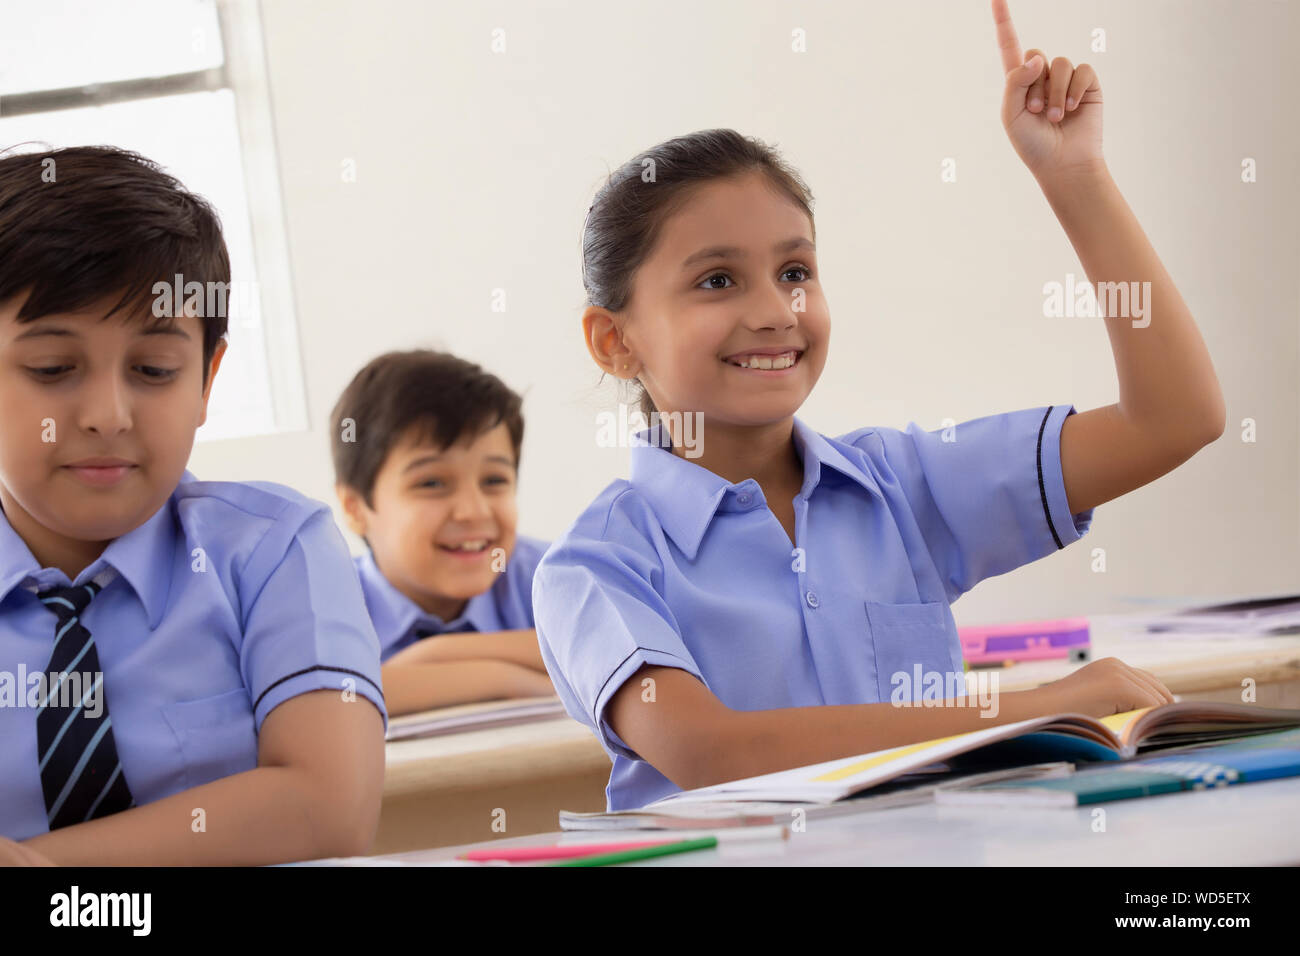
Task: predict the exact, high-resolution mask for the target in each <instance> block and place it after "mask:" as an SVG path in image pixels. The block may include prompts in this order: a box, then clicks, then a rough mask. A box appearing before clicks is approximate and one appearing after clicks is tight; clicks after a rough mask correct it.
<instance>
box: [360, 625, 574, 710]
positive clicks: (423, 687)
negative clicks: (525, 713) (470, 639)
mask: <svg viewBox="0 0 1300 956" xmlns="http://www.w3.org/2000/svg"><path fill="white" fill-rule="evenodd" d="M426 640H427V639H426ZM438 640H443V638H438ZM416 646H418V645H416ZM411 649H412V648H407V650H411ZM404 653H405V652H403V653H402V654H395V655H393V657H391V658H390V659H389V660H388V662H387V663H385V664H384V665H383V668H382V670H381V680H382V682H383V685H384V701H385V702H386V703H387V705H388V713H389V716H392V717H397V716H400V715H402V714H412V713H417V712H419V711H422V710H432V709H434V708H436V707H451V706H453V705H455V704H468V703H472V702H474V701H480V700H497V699H500V698H504V697H542V696H546V695H548V694H553V693H555V688H554V687H553V686H552V685H551V680H550V678H549V677H547V676H546V674H545V672H543V673H540V674H539V673H538V672H537V671H535V670H532V669H531V668H528V667H524V666H523V665H522V664H515V663H513V662H511V661H502V660H446V661H419V660H416V661H411V660H409V659H407V660H399V658H402V656H403V654H404Z"/></svg>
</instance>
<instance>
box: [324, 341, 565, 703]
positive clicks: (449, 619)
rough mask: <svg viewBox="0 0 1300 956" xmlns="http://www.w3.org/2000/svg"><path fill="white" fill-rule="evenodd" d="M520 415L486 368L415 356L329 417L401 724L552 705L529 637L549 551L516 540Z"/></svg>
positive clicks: (363, 385)
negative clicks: (490, 704) (457, 712)
mask: <svg viewBox="0 0 1300 956" xmlns="http://www.w3.org/2000/svg"><path fill="white" fill-rule="evenodd" d="M520 405H521V402H520V398H519V396H518V395H516V394H515V393H514V392H513V391H511V390H510V389H509V388H507V387H506V385H505V384H504V383H503V382H502V381H501V380H500V379H498V378H497V377H496V376H495V375H491V374H489V373H487V372H485V371H484V370H483V369H482V368H480V367H479V366H477V365H474V364H473V363H470V362H466V361H464V360H463V359H459V358H456V357H455V356H453V355H449V354H446V353H442V352H433V351H429V350H416V351H410V352H389V353H387V354H385V355H381V356H379V357H378V358H376V359H374V360H373V361H372V362H370V364H368V365H367V366H366V367H365V368H363V369H362V370H361V371H360V372H358V373H357V375H356V377H355V378H353V380H352V382H351V383H350V384H349V385H348V387H347V388H346V389H345V390H344V392H343V395H342V396H341V397H340V398H339V401H338V404H336V405H335V407H334V412H333V414H332V416H331V423H332V429H331V435H332V442H333V456H334V475H335V487H336V491H337V493H338V496H339V502H340V504H341V505H342V507H343V512H344V515H345V518H346V521H347V524H348V527H349V528H350V529H351V530H352V531H353V532H354V533H355V534H356V535H358V536H359V537H361V538H362V539H363V540H364V541H365V543H366V546H367V550H366V553H365V554H363V555H361V556H360V557H358V558H356V559H355V560H356V565H357V571H358V573H359V574H360V576H361V586H362V590H363V591H364V592H365V596H366V604H367V606H368V607H369V609H370V615H371V619H372V621H373V622H374V625H375V630H376V632H377V633H378V635H379V643H380V648H381V655H382V659H383V662H384V663H383V684H384V693H385V695H386V699H387V702H388V706H389V712H390V713H392V714H403V713H411V712H414V711H420V710H428V709H430V708H433V707H444V706H449V705H452V704H462V703H467V702H470V701H477V700H491V699H495V698H506V697H534V696H543V695H547V694H551V693H554V688H553V687H552V685H551V681H550V678H549V677H548V676H547V674H546V667H545V665H544V664H543V663H542V657H541V652H540V651H539V649H538V646H537V632H536V631H535V630H534V625H533V606H532V584H533V572H534V570H535V569H536V567H537V564H538V562H539V561H540V560H541V556H542V553H543V552H544V551H545V550H546V543H545V542H542V541H538V540H535V539H533V538H526V537H522V536H517V535H516V533H515V525H516V522H517V519H518V513H517V508H516V500H515V491H516V482H517V477H518V467H519V452H520V447H521V445H522V442H523V432H524V422H523V416H522V415H521V413H520ZM456 632H473V633H456ZM426 638H434V639H428V640H426Z"/></svg>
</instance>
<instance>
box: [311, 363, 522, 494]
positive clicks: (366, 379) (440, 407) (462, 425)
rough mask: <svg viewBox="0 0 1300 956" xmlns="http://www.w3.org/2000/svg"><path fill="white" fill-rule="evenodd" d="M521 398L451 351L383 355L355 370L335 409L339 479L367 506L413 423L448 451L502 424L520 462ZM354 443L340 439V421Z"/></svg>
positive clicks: (334, 444) (334, 439) (333, 426)
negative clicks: (350, 428) (348, 424)
mask: <svg viewBox="0 0 1300 956" xmlns="http://www.w3.org/2000/svg"><path fill="white" fill-rule="evenodd" d="M522 405H523V401H522V399H521V398H520V397H519V396H518V395H517V394H516V393H515V392H513V391H512V390H511V389H510V388H509V387H508V386H507V385H506V384H505V383H504V382H502V381H501V379H499V378H497V377H496V376H495V375H493V374H491V373H490V372H485V371H484V370H483V369H482V368H481V367H480V366H478V365H475V364H474V363H473V362H467V361H465V360H464V359H462V358H457V357H456V356H454V355H451V354H449V353H447V352H435V351H432V350H430V349H415V350H413V351H409V352H386V353H385V354H383V355H381V356H379V357H378V358H376V359H373V360H371V362H370V363H369V364H368V365H367V366H366V367H365V368H363V369H362V370H361V371H360V372H358V373H357V374H356V375H355V376H354V377H353V379H352V381H351V382H349V383H348V387H347V388H345V389H344V390H343V394H342V395H341V396H339V400H338V402H337V403H336V404H335V406H334V410H333V411H332V412H331V413H330V433H331V437H330V443H331V449H332V452H333V457H334V480H335V482H337V483H338V484H342V485H346V486H347V487H349V488H352V489H353V490H354V491H356V492H358V493H360V495H361V496H362V498H364V499H365V502H366V505H367V506H372V505H373V502H372V500H371V494H372V492H373V491H374V489H375V478H376V477H377V476H378V475H379V470H380V469H381V468H382V467H383V464H384V462H385V461H386V460H387V459H388V453H389V452H390V451H391V450H392V448H393V446H394V445H395V444H397V442H399V441H400V440H401V439H402V438H403V437H405V436H406V433H407V431H408V430H409V429H411V428H417V429H419V432H418V433H417V435H418V438H423V439H426V440H429V441H432V442H434V443H435V444H436V445H437V446H438V447H439V448H449V447H451V446H452V445H454V444H456V442H458V441H459V440H460V439H461V438H462V437H465V436H476V435H479V434H482V433H483V432H485V431H488V430H489V429H492V428H495V427H496V426H497V425H499V424H501V423H503V422H504V423H505V426H506V429H507V430H508V431H509V432H510V442H511V444H512V445H513V446H514V453H515V466H516V467H518V465H519V452H520V448H521V446H522V445H523V440H524V418H523V414H522V412H521V407H522ZM345 419H351V420H352V421H353V423H354V424H355V439H356V440H355V441H344V440H343V422H344V420H345Z"/></svg>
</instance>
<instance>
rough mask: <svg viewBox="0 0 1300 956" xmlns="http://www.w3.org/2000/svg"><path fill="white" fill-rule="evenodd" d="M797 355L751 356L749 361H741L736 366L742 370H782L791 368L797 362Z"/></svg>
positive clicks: (790, 353) (788, 353) (789, 353)
mask: <svg viewBox="0 0 1300 956" xmlns="http://www.w3.org/2000/svg"><path fill="white" fill-rule="evenodd" d="M795 357H796V356H795V353H793V352H787V353H785V354H784V355H777V356H771V355H751V356H750V357H749V358H748V359H741V360H740V361H739V362H737V363H736V364H737V365H739V366H740V367H741V368H759V369H782V368H789V367H790V366H791V365H793V364H794V362H795Z"/></svg>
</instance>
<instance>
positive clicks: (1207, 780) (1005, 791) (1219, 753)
mask: <svg viewBox="0 0 1300 956" xmlns="http://www.w3.org/2000/svg"><path fill="white" fill-rule="evenodd" d="M1297 776H1300V730H1279V731H1276V732H1274V733H1268V734H1259V735H1257V736H1253V737H1249V738H1247V739H1244V740H1235V741H1232V742H1231V743H1226V744H1216V745H1214V746H1201V747H1190V748H1178V749H1177V750H1175V751H1173V752H1170V753H1165V754H1163V755H1162V756H1159V757H1149V758H1141V759H1137V760H1133V761H1126V762H1124V763H1120V764H1107V765H1092V766H1085V767H1083V768H1081V769H1080V770H1079V771H1078V772H1077V773H1074V774H1070V775H1068V776H1065V777H1060V778H1057V779H1052V780H1041V779H1039V780H1021V781H1014V782H1013V781H982V782H981V783H979V784H976V785H975V786H973V787H971V788H969V789H967V790H951V791H943V792H941V793H938V794H936V796H935V802H936V803H943V804H955V805H960V806H981V807H990V806H992V807H1064V808H1074V807H1079V806H1085V805H1087V804H1093V803H1107V802H1109V801H1111V800H1131V799H1134V798H1136V797H1149V796H1154V795H1156V794H1162V793H1177V792H1179V791H1183V790H1206V789H1209V788H1212V787H1227V786H1233V785H1236V784H1241V783H1254V782H1256V781H1259V780H1276V779H1279V778H1281V777H1297Z"/></svg>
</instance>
